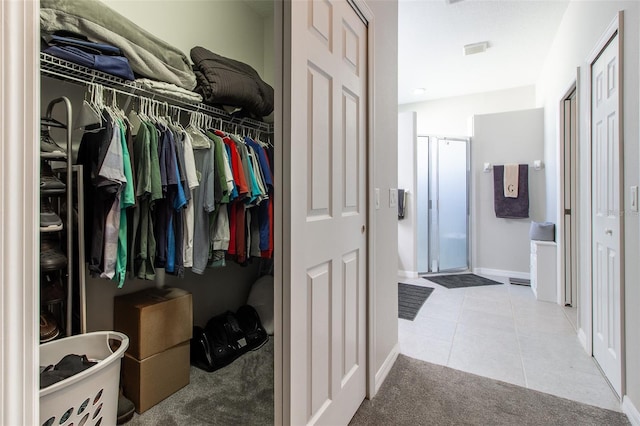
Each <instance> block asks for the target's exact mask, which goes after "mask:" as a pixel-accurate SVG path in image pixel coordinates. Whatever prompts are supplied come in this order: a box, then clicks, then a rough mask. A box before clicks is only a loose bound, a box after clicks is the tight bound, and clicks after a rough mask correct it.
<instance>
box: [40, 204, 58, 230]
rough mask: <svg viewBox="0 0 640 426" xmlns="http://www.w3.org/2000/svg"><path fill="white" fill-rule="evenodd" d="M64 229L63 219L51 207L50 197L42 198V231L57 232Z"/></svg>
mask: <svg viewBox="0 0 640 426" xmlns="http://www.w3.org/2000/svg"><path fill="white" fill-rule="evenodd" d="M61 230H62V220H61V219H60V217H59V216H58V215H57V214H56V212H54V211H53V209H52V208H51V203H50V202H49V199H48V198H43V199H41V200H40V232H55V231H61Z"/></svg>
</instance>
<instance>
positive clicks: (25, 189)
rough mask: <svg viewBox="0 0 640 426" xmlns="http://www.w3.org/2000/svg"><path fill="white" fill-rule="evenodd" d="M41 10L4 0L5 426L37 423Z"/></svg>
mask: <svg viewBox="0 0 640 426" xmlns="http://www.w3.org/2000/svg"><path fill="white" fill-rule="evenodd" d="M39 6H40V4H39V1H38V0H34V1H8V2H7V1H4V2H0V22H2V24H3V25H2V26H1V27H0V51H1V52H2V60H0V91H2V97H1V98H0V141H1V142H2V143H1V145H0V165H1V167H0V177H1V178H2V182H3V183H4V184H5V185H8V186H10V187H11V188H12V191H2V192H1V193H0V205H1V206H2V213H0V226H1V227H2V230H3V238H2V241H0V255H1V258H2V260H3V262H4V264H5V265H8V266H9V267H5V268H2V270H1V271H0V277H1V278H0V306H1V310H0V338H1V339H2V345H0V377H2V383H1V384H0V424H39V421H38V419H39V386H38V382H39V374H38V373H37V372H38V365H39V359H40V345H39V340H40V339H39V326H38V323H39V321H38V315H39V311H40V308H39V306H38V305H39V303H38V292H39V281H40V277H39V273H38V271H39V257H40V256H39V249H38V247H39V245H38V240H39V233H40V232H39V225H38V224H39V208H38V206H39V196H40V194H39V190H38V187H39V183H38V182H39V175H40V173H39V158H40V147H39V144H40V143H39V141H40V132H39V127H40V60H39V52H40V14H39V10H40V9H39Z"/></svg>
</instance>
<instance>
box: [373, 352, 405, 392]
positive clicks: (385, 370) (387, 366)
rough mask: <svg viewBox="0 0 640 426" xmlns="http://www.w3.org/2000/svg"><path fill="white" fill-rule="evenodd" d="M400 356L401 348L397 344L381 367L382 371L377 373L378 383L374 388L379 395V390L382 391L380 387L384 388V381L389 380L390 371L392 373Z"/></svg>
mask: <svg viewBox="0 0 640 426" xmlns="http://www.w3.org/2000/svg"><path fill="white" fill-rule="evenodd" d="M398 355H400V346H398V343H396V344H395V345H394V346H393V348H392V349H391V352H389V355H388V356H387V359H385V360H384V363H383V364H382V367H380V370H378V372H377V373H376V383H375V386H374V392H375V393H378V390H380V386H382V383H383V382H384V379H386V378H387V375H388V374H389V371H391V367H393V364H395V362H396V359H398ZM373 396H374V395H372V397H373Z"/></svg>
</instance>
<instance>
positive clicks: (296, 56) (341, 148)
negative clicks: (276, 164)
mask: <svg viewBox="0 0 640 426" xmlns="http://www.w3.org/2000/svg"><path fill="white" fill-rule="evenodd" d="M290 6H291V15H290V18H291V164H290V165H287V167H290V170H291V180H292V182H291V187H292V191H291V194H290V197H291V224H290V227H291V228H290V232H291V260H290V279H291V289H290V300H291V317H290V321H291V338H290V345H291V351H290V360H291V376H290V381H291V395H290V416H291V417H290V421H291V424H294V425H302V424H330V425H339V424H347V423H348V422H349V420H350V419H351V417H352V416H353V414H354V413H355V412H356V410H357V409H358V407H359V406H360V403H361V402H362V401H363V399H364V397H365V387H366V346H365V343H366V334H365V333H366V323H365V321H366V317H365V314H366V304H365V303H366V299H365V297H366V282H367V281H366V280H367V277H366V262H367V251H366V248H367V240H366V228H365V225H366V218H367V203H366V200H367V198H366V189H367V185H366V170H367V166H366V141H367V135H366V124H367V120H366V117H367V115H366V114H367V96H366V94H367V80H366V78H367V57H366V52H367V28H366V25H365V24H364V23H363V22H362V21H361V20H360V18H359V17H358V15H357V14H356V13H355V11H354V10H353V9H352V8H351V6H350V5H349V4H348V3H347V2H345V1H328V0H314V1H292V2H291V4H290Z"/></svg>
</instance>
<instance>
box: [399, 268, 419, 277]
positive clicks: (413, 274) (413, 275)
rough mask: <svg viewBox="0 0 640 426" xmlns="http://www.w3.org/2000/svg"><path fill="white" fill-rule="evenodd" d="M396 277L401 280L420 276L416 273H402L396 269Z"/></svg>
mask: <svg viewBox="0 0 640 426" xmlns="http://www.w3.org/2000/svg"><path fill="white" fill-rule="evenodd" d="M398 276H399V277H402V278H419V277H420V275H418V273H417V272H416V271H402V270H400V269H398Z"/></svg>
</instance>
